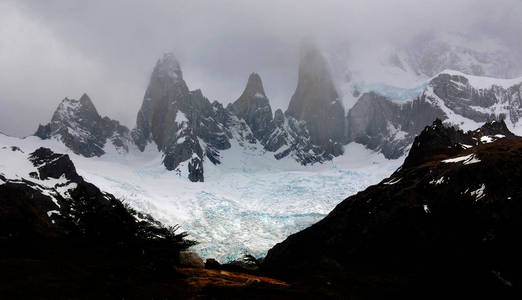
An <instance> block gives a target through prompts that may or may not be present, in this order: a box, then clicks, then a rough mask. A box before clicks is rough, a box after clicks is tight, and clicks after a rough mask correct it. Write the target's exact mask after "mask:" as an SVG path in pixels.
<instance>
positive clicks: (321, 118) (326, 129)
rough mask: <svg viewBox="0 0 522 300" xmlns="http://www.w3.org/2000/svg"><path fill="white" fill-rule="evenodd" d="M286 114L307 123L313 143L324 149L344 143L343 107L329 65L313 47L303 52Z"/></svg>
mask: <svg viewBox="0 0 522 300" xmlns="http://www.w3.org/2000/svg"><path fill="white" fill-rule="evenodd" d="M286 114H288V115H290V116H292V117H294V118H295V119H297V120H304V121H306V123H307V128H308V130H309V132H310V135H311V138H312V141H313V142H314V143H315V144H317V145H320V146H322V147H323V148H325V149H328V148H331V145H332V144H334V143H342V142H343V141H344V133H345V132H344V128H345V125H344V124H345V120H344V115H345V113H344V107H343V105H342V103H341V101H340V98H339V95H338V93H337V90H336V88H335V86H334V83H333V80H332V76H331V74H330V70H329V67H328V63H327V61H326V59H325V58H324V57H323V55H322V54H321V52H320V51H319V50H318V49H317V48H316V47H314V46H310V45H306V46H305V47H304V49H303V52H302V55H301V61H300V63H299V75H298V82H297V88H296V90H295V92H294V94H293V96H292V98H291V100H290V104H289V106H288V110H287V111H286ZM336 154H340V153H336Z"/></svg>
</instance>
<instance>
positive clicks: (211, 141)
mask: <svg viewBox="0 0 522 300" xmlns="http://www.w3.org/2000/svg"><path fill="white" fill-rule="evenodd" d="M227 118H228V116H227V113H226V112H225V109H224V108H223V106H222V105H221V104H219V103H210V102H209V101H208V99H207V98H205V97H204V96H203V93H202V92H201V90H194V91H190V90H189V89H188V87H187V84H186V83H185V81H184V80H183V73H182V72H181V68H180V65H179V62H178V61H177V59H176V58H175V56H174V55H173V54H172V53H167V54H165V55H163V57H162V58H161V59H159V60H158V62H157V63H156V66H155V67H154V70H153V72H152V75H151V78H150V82H149V86H148V87H147V90H146V92H145V96H144V99H143V103H142V105H141V109H140V111H139V112H138V116H137V118H136V128H135V129H134V130H133V133H132V136H133V139H134V141H135V143H136V145H137V146H138V148H139V149H140V150H142V151H143V150H144V149H145V146H146V145H147V144H149V143H151V142H154V143H155V144H156V146H157V147H158V149H159V150H160V151H162V152H163V153H164V158H163V164H164V165H165V167H166V168H167V169H168V170H176V171H177V172H178V173H180V174H182V173H184V172H186V171H188V178H189V179H190V180H191V181H203V179H204V178H203V160H204V156H205V155H206V156H207V157H208V158H209V159H210V160H211V161H212V162H213V163H216V164H217V163H219V162H220V161H219V154H218V150H223V149H227V148H230V143H229V141H228V136H230V134H227V133H226V132H224V129H223V128H224V126H223V125H222V124H223V123H224V122H225V121H226V119H227ZM202 142H203V143H202Z"/></svg>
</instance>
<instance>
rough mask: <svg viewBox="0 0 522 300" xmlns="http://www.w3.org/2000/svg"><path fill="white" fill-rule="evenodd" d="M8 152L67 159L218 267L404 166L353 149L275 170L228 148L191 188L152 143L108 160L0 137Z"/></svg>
mask: <svg viewBox="0 0 522 300" xmlns="http://www.w3.org/2000/svg"><path fill="white" fill-rule="evenodd" d="M11 146H16V147H19V148H20V149H22V151H23V152H24V153H26V154H28V153H30V152H32V151H34V150H35V149H37V148H38V147H48V148H51V149H52V150H53V151H55V152H58V153H66V154H68V155H69V156H70V158H71V160H72V161H73V162H74V164H75V165H76V168H77V172H78V174H80V175H81V176H83V177H84V178H85V180H87V181H89V182H91V183H93V184H95V185H96V186H98V187H99V188H100V189H101V190H103V191H105V192H109V193H112V194H114V195H115V196H116V197H118V198H120V199H121V200H122V201H124V202H125V203H127V204H129V205H130V206H131V207H133V208H135V209H137V210H138V211H141V212H144V213H148V214H150V215H152V216H153V217H154V218H156V219H158V220H159V221H161V222H163V223H165V224H168V225H175V224H179V225H181V227H182V228H183V230H185V231H187V232H188V233H189V237H190V238H192V239H194V240H197V241H198V242H199V244H198V245H197V246H195V247H194V248H193V250H195V251H196V252H198V253H199V254H200V255H201V256H202V257H203V258H215V259H217V260H218V261H220V262H227V261H230V260H234V259H237V258H239V257H241V256H242V255H243V254H245V253H249V254H252V255H254V256H256V257H261V256H264V255H265V254H266V251H268V250H269V249H270V248H271V247H273V246H274V245H275V244H276V243H278V242H281V241H283V240H284V239H285V238H286V237H287V236H289V235H290V234H293V233H295V232H297V231H300V230H302V229H304V228H306V227H308V226H310V225H312V224H313V223H315V222H317V221H319V220H320V219H322V218H323V217H324V216H326V214H327V213H329V212H330V211H331V210H332V209H333V208H334V207H335V206H336V205H337V204H338V203H340V202H341V201H342V200H344V199H345V198H346V197H348V196H349V195H352V194H355V193H356V192H358V191H361V190H363V189H365V188H366V187H368V186H370V185H372V184H376V183H378V182H380V181H381V180H382V179H384V178H386V177H388V176H389V175H390V174H391V173H392V172H393V171H394V170H395V169H396V168H397V167H398V166H399V165H400V164H401V163H402V161H403V158H401V159H397V160H387V159H385V158H384V156H383V155H382V154H380V153H377V152H374V151H371V150H368V149H366V148H365V147H364V146H362V145H360V144H355V143H351V144H348V145H347V146H345V154H344V155H343V156H340V157H337V158H335V159H334V160H333V161H330V162H327V163H323V164H315V165H312V166H302V165H300V164H298V163H297V162H295V160H292V159H291V158H285V159H281V160H279V161H277V162H276V163H274V159H273V157H272V155H273V153H269V152H265V151H263V150H256V151H252V150H251V149H248V150H246V149H244V148H243V147H241V146H240V145H232V147H231V149H229V150H226V151H223V152H222V157H221V158H222V162H223V163H222V164H221V165H217V166H216V165H213V164H211V163H209V162H205V163H206V164H205V166H204V167H205V168H206V170H208V173H207V174H208V175H207V177H206V180H205V182H198V183H194V182H190V181H189V180H188V179H187V177H186V176H185V175H186V174H181V173H180V172H169V171H167V170H166V169H165V168H164V166H163V164H162V154H161V153H160V152H159V151H158V150H157V149H156V147H155V146H153V145H152V144H149V145H148V147H147V148H146V149H145V151H144V152H140V151H138V150H137V149H130V151H129V153H127V154H122V153H120V152H119V151H118V149H115V148H114V146H113V145H112V144H111V143H107V144H106V145H105V148H104V151H105V152H106V154H105V155H103V156H101V157H91V158H85V157H83V156H80V155H76V154H74V153H73V152H72V151H71V150H70V149H68V148H67V147H65V146H64V145H63V144H62V143H61V142H60V141H58V140H57V139H50V140H41V139H40V138H38V137H34V136H30V137H26V138H23V139H21V138H16V137H9V136H6V135H2V134H0V148H2V147H11ZM0 167H1V171H2V172H6V174H5V175H9V177H17V178H29V175H28V174H25V173H27V170H28V169H27V168H24V167H23V164H22V162H21V163H20V164H18V163H17V164H12V163H11V162H10V161H9V159H8V158H7V157H6V159H4V158H0ZM26 169H27V170H26ZM180 169H181V170H185V169H186V168H180Z"/></svg>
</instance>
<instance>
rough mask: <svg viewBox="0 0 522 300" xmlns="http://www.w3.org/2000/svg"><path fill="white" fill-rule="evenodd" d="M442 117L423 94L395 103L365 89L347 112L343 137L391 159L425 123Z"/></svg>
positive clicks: (411, 140) (398, 155)
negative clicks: (420, 96) (410, 99)
mask: <svg viewBox="0 0 522 300" xmlns="http://www.w3.org/2000/svg"><path fill="white" fill-rule="evenodd" d="M443 117H444V112H443V111H442V110H440V109H439V108H438V107H435V106H432V105H431V104H430V103H427V102H426V101H424V99H423V98H418V99H414V100H412V101H409V102H405V103H402V104H399V103H396V102H393V101H392V100H391V99H389V98H386V97H384V96H381V95H379V94H376V93H373V92H370V93H365V94H363V95H362V96H361V97H360V98H359V100H358V101H357V103H356V104H355V105H354V106H353V107H352V108H351V109H350V111H349V112H348V114H347V119H346V123H347V138H348V141H349V142H352V141H354V142H357V143H360V144H363V145H366V147H368V148H370V149H372V150H376V151H381V152H382V153H383V154H384V156H385V157H387V158H392V159H395V158H398V157H400V156H402V155H404V153H405V151H406V150H407V148H408V147H409V146H410V145H411V143H412V142H413V138H414V137H415V135H416V134H418V133H419V132H420V131H421V130H422V129H423V128H424V126H426V124H430V123H431V122H433V121H434V120H435V119H437V118H443Z"/></svg>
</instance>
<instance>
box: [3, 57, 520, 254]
mask: <svg viewBox="0 0 522 300" xmlns="http://www.w3.org/2000/svg"><path fill="white" fill-rule="evenodd" d="M428 48H429V47H428ZM429 49H431V48H429ZM491 63H492V64H494V62H491ZM331 67H332V64H331V61H330V65H329V64H328V60H327V59H325V56H324V55H323V54H322V53H321V52H320V51H319V50H318V49H317V48H314V47H309V48H306V49H304V51H303V55H302V57H301V62H300V65H299V73H298V82H297V88H296V90H295V92H294V95H293V96H292V98H291V99H290V103H289V107H288V109H287V110H286V112H283V111H282V110H280V109H278V110H276V111H275V112H274V111H273V109H272V107H271V105H270V99H269V98H268V97H267V93H266V92H265V89H264V86H263V82H262V79H261V76H260V75H259V74H256V73H252V74H251V75H250V76H249V78H248V79H247V82H246V86H245V89H244V90H243V92H242V93H241V94H240V95H239V97H238V98H237V100H236V101H235V102H233V103H231V104H229V105H228V106H226V107H224V106H223V105H222V104H221V103H219V102H217V101H214V102H210V101H209V100H208V99H207V98H206V97H205V96H204V95H203V93H202V92H201V90H190V89H189V87H188V85H187V83H186V82H185V80H184V79H183V73H182V70H181V67H180V64H179V62H178V61H177V59H176V58H175V57H174V55H173V54H166V55H164V56H163V57H162V58H161V59H159V60H158V62H157V63H156V65H155V67H154V70H153V72H152V74H151V77H150V82H149V85H148V87H147V90H146V92H145V96H144V99H143V103H142V106H141V108H140V110H139V112H138V113H137V119H136V127H135V128H134V129H132V130H129V129H128V128H126V127H125V126H122V125H120V124H119V123H118V122H117V121H114V120H111V119H109V118H108V117H101V116H100V115H99V114H98V112H97V110H96V108H95V106H94V103H93V101H91V99H90V98H89V97H88V96H87V95H83V96H82V97H81V98H80V99H79V100H74V99H68V98H65V99H64V100H63V101H62V102H61V103H60V104H59V105H58V108H57V109H56V111H55V113H54V114H53V116H52V119H51V122H50V123H49V124H47V125H41V126H40V127H39V128H38V130H37V132H36V134H35V136H31V137H27V138H25V139H17V138H12V137H7V136H5V135H0V138H1V142H2V144H1V145H0V146H1V147H4V148H3V149H4V150H5V151H7V150H8V149H11V147H17V149H21V150H22V151H24V152H23V153H26V154H24V155H25V156H27V153H31V152H34V151H35V150H36V149H38V148H39V147H42V146H44V147H47V148H50V149H52V150H53V151H55V152H57V153H67V154H69V157H70V158H71V160H72V161H73V162H74V164H75V165H76V167H77V169H78V174H80V175H81V176H83V177H84V178H85V179H86V180H88V181H89V182H92V183H93V184H95V185H96V186H97V187H99V188H100V189H101V190H103V191H106V192H109V193H111V194H113V195H115V196H116V197H118V198H121V199H123V200H125V201H126V202H128V203H129V204H130V205H131V206H133V207H134V208H136V209H137V210H139V211H142V212H146V213H150V214H151V215H152V216H154V217H155V218H157V219H158V220H160V221H162V222H164V223H166V224H177V223H179V224H180V225H182V227H183V229H185V230H187V231H188V232H189V233H190V234H191V235H192V236H193V237H194V238H195V239H196V240H198V241H199V242H200V243H201V244H200V245H199V246H198V248H197V249H198V250H199V251H200V253H201V254H202V255H203V256H204V257H216V258H218V259H219V260H227V259H234V258H237V257H238V256H239V255H241V254H242V252H244V251H248V252H251V253H253V254H255V255H262V254H263V253H264V252H265V251H266V250H267V249H269V248H270V247H271V246H273V244H274V243H276V242H278V241H280V240H282V239H284V238H285V237H286V236H288V235H289V234H291V233H293V232H295V231H297V230H300V229H302V228H304V227H307V226H309V225H311V224H313V223H314V222H316V221H318V220H319V219H321V218H322V217H323V216H324V215H325V214H326V213H328V212H329V211H330V210H331V209H332V208H333V207H335V205H337V204H338V203H339V201H341V200H342V199H343V198H345V197H346V196H347V195H351V194H354V193H356V192H357V191H359V190H361V189H363V188H365V187H367V186H369V185H371V184H375V183H377V182H378V181H379V180H381V179H382V178H385V177H386V176H388V175H389V174H390V173H391V172H392V171H393V170H394V169H395V168H396V167H397V166H398V165H399V164H400V163H401V162H402V160H403V159H404V155H405V154H406V153H407V150H408V149H409V148H410V147H411V145H412V143H413V140H414V138H415V136H416V135H418V134H419V133H420V132H421V131H422V129H423V128H424V127H425V126H427V125H429V124H431V123H432V122H433V121H434V120H435V119H437V118H439V119H442V120H443V121H444V122H446V123H451V124H454V125H457V126H459V127H460V128H461V129H465V130H469V129H476V128H478V127H480V126H481V125H482V124H483V123H485V122H486V121H489V120H494V119H495V120H498V119H503V120H505V122H506V124H507V126H508V128H509V129H510V130H512V131H513V132H515V133H516V134H519V135H520V134H522V125H521V122H520V118H521V117H522V100H521V99H522V97H521V96H522V86H521V83H522V78H519V79H496V78H491V77H480V76H474V75H467V74H464V73H461V72H458V71H442V72H440V73H436V74H435V75H434V76H432V77H429V78H427V76H428V75H427V74H428V71H425V72H424V71H423V72H424V73H422V74H421V75H418V74H417V73H416V71H412V70H413V69H412V68H408V69H405V70H406V71H404V72H406V73H407V74H409V75H412V76H413V77H415V79H414V80H413V83H412V88H409V89H405V88H404V86H403V85H401V84H396V85H395V86H392V85H388V86H387V88H383V85H381V84H380V83H379V82H378V78H376V79H375V83H376V84H375V85H373V84H366V85H365V86H364V88H361V89H360V90H352V92H353V93H352V94H351V96H350V97H352V98H353V99H352V100H353V103H351V104H350V106H348V105H347V104H346V101H344V105H343V100H346V99H345V98H346V97H345V95H344V94H343V93H344V92H346V90H344V89H343V87H345V86H343V85H339V83H338V81H336V79H335V74H336V72H337V71H336V68H338V67H339V66H333V68H331ZM341 67H342V66H341ZM388 67H391V68H392V69H394V70H395V71H397V70H399V72H403V71H402V70H401V69H400V68H397V66H394V65H393V64H392V65H390V64H388ZM487 70H489V69H487ZM430 72H431V71H430ZM488 72H489V71H488ZM409 75H408V76H409ZM401 76H402V77H401ZM401 76H397V77H398V82H399V81H401V80H402V81H407V79H408V78H409V77H407V76H406V75H404V76H403V75H401ZM425 77H426V78H425ZM419 78H424V79H423V80H424V81H420V79H419ZM356 79H357V76H356V74H354V76H353V78H352V79H351V81H350V84H352V83H354V82H356ZM390 82H391V81H390ZM351 87H355V88H360V87H362V86H356V85H351ZM238 94H239V93H238ZM268 94H269V93H268ZM398 94H400V95H401V96H400V97H395V96H396V95H398ZM343 95H344V96H343ZM343 98H344V99H343ZM345 108H346V109H345ZM6 149H7V150H6ZM11 154H13V153H11V152H9V155H11ZM15 154H17V155H22V154H20V153H18V152H16V153H15ZM22 156H23V155H22ZM22 156H21V157H22ZM25 156H23V158H24V159H27V157H25ZM5 157H9V156H7V155H6V156H5ZM20 161H23V160H20ZM23 164H25V162H23V163H22V162H20V165H23ZM18 166H19V164H18V163H12V162H10V159H6V160H2V162H1V163H0V173H5V172H6V171H5V170H11V171H9V172H12V173H13V174H15V175H16V176H15V177H16V178H18V179H19V180H22V178H23V179H25V178H31V175H30V173H31V171H27V170H26V169H23V170H22V169H19V168H18ZM13 176H14V175H13ZM6 178H7V177H6ZM9 178H12V177H9ZM13 178H14V177H13ZM4 181H5V180H4ZM60 184H62V183H60ZM49 188H51V189H52V188H56V187H55V185H53V186H49ZM254 236H255V238H253V237H254Z"/></svg>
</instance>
